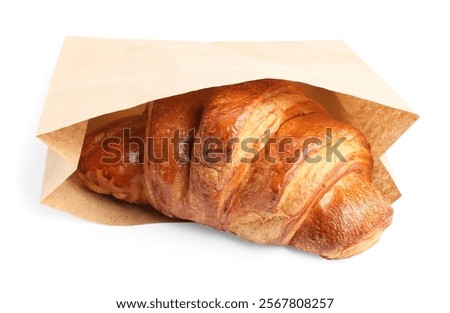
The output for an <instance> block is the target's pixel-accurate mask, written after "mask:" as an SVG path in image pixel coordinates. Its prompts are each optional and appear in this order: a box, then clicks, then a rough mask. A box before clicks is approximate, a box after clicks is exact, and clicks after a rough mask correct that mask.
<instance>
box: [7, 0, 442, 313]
mask: <svg viewBox="0 0 450 313" xmlns="http://www.w3.org/2000/svg"><path fill="white" fill-rule="evenodd" d="M9 3H10V4H6V1H2V2H1V4H0V33H1V37H0V38H1V41H0V47H1V49H0V65H1V67H0V79H1V81H0V83H1V84H0V86H1V87H0V88H1V89H0V108H1V109H0V110H1V124H0V125H1V126H0V127H1V140H2V143H1V147H2V150H1V154H0V158H1V160H0V165H1V176H0V184H1V191H2V192H1V197H2V198H1V202H0V203H1V204H0V206H1V210H0V215H1V216H0V234H1V236H0V288H1V290H0V311H2V312H35V311H42V312H116V311H120V310H118V309H115V300H149V299H153V298H155V297H158V298H160V299H169V298H179V299H185V300H189V299H197V298H202V299H210V298H214V297H218V298H220V299H222V300H227V299H231V300H240V299H242V300H248V301H250V302H256V303H258V299H259V298H261V297H273V298H277V297H295V298H297V297H333V298H335V301H334V304H333V308H332V309H331V310H325V311H330V312H380V311H381V312H382V311H389V312H407V311H410V310H414V309H417V310H416V311H419V310H420V311H427V312H449V310H450V309H449V305H450V304H449V302H448V299H447V298H448V296H449V289H450V287H449V278H450V277H449V268H448V264H447V262H448V261H447V260H448V259H446V256H448V253H447V249H448V248H449V244H448V240H449V234H448V224H449V218H450V214H449V211H450V206H449V202H448V193H449V192H450V191H449V187H450V184H449V182H448V178H449V177H450V176H449V175H450V170H449V169H450V167H449V157H450V155H449V152H450V151H449V141H448V140H449V139H448V136H447V133H448V130H447V129H446V127H448V126H447V125H448V121H449V117H448V116H447V115H446V113H447V112H448V107H449V105H450V103H449V96H448V95H449V94H448V89H449V73H450V66H449V65H450V64H449V56H450V49H449V37H450V36H449V29H450V23H449V16H448V12H449V10H448V9H447V8H446V7H445V6H444V3H445V1H441V2H437V1H426V2H413V1H404V2H401V1H397V2H394V1H374V2H373V3H372V4H371V5H367V4H365V3H364V2H363V1H351V2H350V1H276V2H275V1H273V2H270V3H269V2H266V1H226V2H225V1H224V2H218V1H179V2H173V1H164V3H162V1H161V2H152V1H121V2H119V1H80V0H78V1H73V2H66V1H54V2H51V1H28V2H25V1H10V2H9ZM66 35H78V36H97V37H112V38H130V39H133V38H139V39H182V40H206V41H217V40H304V39H342V40H345V41H346V42H347V43H348V45H349V46H350V47H351V48H352V49H353V50H354V51H355V52H356V53H357V54H358V55H359V56H360V57H361V58H362V59H363V60H364V61H365V62H366V63H367V64H368V65H369V66H370V67H372V68H373V69H374V70H375V71H376V72H377V73H378V74H379V75H380V77H381V78H382V79H384V80H385V81H386V82H387V83H388V84H389V85H390V86H391V87H392V88H393V89H394V90H395V91H396V92H397V93H398V94H399V95H400V96H401V97H402V98H403V99H404V100H405V101H406V102H407V103H408V104H409V105H410V106H411V107H412V108H413V109H414V110H415V111H416V112H417V113H419V114H420V116H421V119H420V120H419V121H418V122H417V123H416V124H415V125H414V126H413V127H412V128H411V129H410V130H409V131H408V132H407V133H406V134H405V135H404V136H403V137H402V138H401V139H400V140H399V141H398V142H397V143H396V144H395V145H394V147H392V149H391V150H390V151H389V153H388V155H389V157H390V160H391V165H392V167H393V169H394V175H395V179H396V182H397V184H398V186H399V187H400V189H401V191H402V193H403V197H402V198H401V199H400V200H398V201H397V202H396V203H395V204H394V209H395V217H394V221H393V224H392V225H391V227H390V228H389V229H387V231H386V232H385V234H384V235H383V236H382V238H381V241H380V242H379V243H378V244H377V245H376V246H375V247H373V248H372V249H370V250H369V251H367V252H365V253H363V254H361V255H359V256H356V257H353V258H351V259H348V260H342V261H326V260H323V259H321V258H319V257H316V256H312V255H309V254H306V253H302V252H298V251H295V250H293V249H288V248H284V247H266V246H258V245H254V244H251V243H248V242H244V241H242V240H239V239H237V238H235V237H233V236H231V235H228V234H224V233H220V232H217V231H214V230H211V229H208V228H206V227H202V226H199V225H194V224H188V223H185V224H171V225H168V224H165V225H147V226H139V227H122V228H121V227H107V226H101V225H96V224H93V223H90V222H86V221H84V220H81V219H78V218H76V217H73V216H69V215H66V214H64V213H61V212H59V211H57V210H54V209H51V208H48V207H45V206H42V205H40V204H39V203H38V202H39V193H40V184H41V181H42V174H43V165H44V159H45V154H46V147H45V146H44V144H42V143H41V142H39V141H38V140H37V139H36V138H35V137H34V132H35V130H36V128H37V123H38V119H39V115H40V111H41V109H42V105H43V103H44V100H45V96H46V92H47V88H48V86H49V83H50V79H51V74H52V71H53V69H54V66H55V63H56V60H57V56H58V53H59V49H60V47H61V44H62V42H63V39H64V36H66ZM123 311H127V310H123ZM131 311H132V310H131ZM248 311H258V310H257V309H252V310H248ZM294 311H295V310H294ZM316 311H317V310H316Z"/></svg>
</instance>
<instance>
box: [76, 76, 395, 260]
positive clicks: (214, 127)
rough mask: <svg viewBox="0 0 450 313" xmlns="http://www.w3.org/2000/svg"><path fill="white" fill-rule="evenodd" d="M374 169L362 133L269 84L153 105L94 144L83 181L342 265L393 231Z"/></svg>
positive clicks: (88, 141)
mask: <svg viewBox="0 0 450 313" xmlns="http://www.w3.org/2000/svg"><path fill="white" fill-rule="evenodd" d="M230 142H231V144H230ZM330 150H331V152H330ZM372 165H373V160H372V156H371V153H370V146H369V143H368V141H367V139H366V138H365V136H364V135H363V134H362V133H361V132H360V131H359V130H357V129H355V128H354V127H352V126H350V125H348V124H345V123H342V122H340V121H337V120H335V119H333V118H332V117H331V116H330V114H329V113H328V112H327V111H326V110H325V109H324V107H323V106H322V105H320V104H319V103H317V102H315V101H313V100H311V99H310V98H308V97H307V95H306V94H305V92H304V91H303V90H302V88H301V87H300V86H299V84H297V83H294V82H289V81H283V80H274V79H264V80H257V81H251V82H245V83H241V84H236V85H230V86H223V87H216V88H209V89H204V90H200V91H195V92H190V93H187V94H183V95H179V96H174V97H170V98H165V99H161V100H157V101H154V102H150V103H148V104H147V109H146V111H145V113H144V114H141V115H135V116H131V117H126V118H123V119H120V120H117V121H115V122H112V123H110V124H108V125H105V126H102V127H101V128H99V129H97V130H95V131H94V132H92V133H90V134H89V135H88V136H86V138H85V142H84V145H83V149H82V152H81V157H80V162H79V167H78V174H79V177H80V178H81V180H82V182H83V183H84V184H85V186H87V187H88V188H89V189H91V190H93V191H95V192H98V193H101V194H106V195H112V196H114V197H115V198H117V199H121V200H125V201H128V202H132V203H138V204H146V203H149V204H150V205H151V206H152V207H154V208H155V209H156V210H158V211H160V212H162V213H163V214H165V215H168V216H171V217H177V218H180V219H185V220H191V221H195V222H197V223H201V224H204V225H208V226H211V227H214V228H216V229H219V230H222V231H229V232H231V233H233V234H236V235H237V236H239V237H241V238H245V239H247V240H250V241H253V242H256V243H262V244H276V245H291V246H293V247H295V248H298V249H301V250H305V251H310V252H313V253H317V254H319V255H321V256H322V257H325V258H329V259H340V258H346V257H350V256H353V255H355V254H357V253H360V252H362V251H364V250H366V249H368V248H369V247H370V246H372V245H373V244H374V243H375V242H377V241H378V239H379V237H380V235H381V233H382V232H383V230H384V229H385V228H386V227H387V226H388V225H389V224H390V223H391V219H392V213H393V211H392V208H391V206H390V204H389V203H388V202H387V201H386V200H385V199H384V198H383V196H382V195H381V194H380V192H379V191H377V190H376V189H375V187H374V186H373V185H372V182H371V181H372V177H371V176H372Z"/></svg>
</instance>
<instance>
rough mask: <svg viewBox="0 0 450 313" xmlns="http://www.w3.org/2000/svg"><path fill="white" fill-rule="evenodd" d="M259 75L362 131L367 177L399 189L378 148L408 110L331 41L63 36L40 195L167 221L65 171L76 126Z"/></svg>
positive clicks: (387, 192)
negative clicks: (369, 164) (288, 85)
mask: <svg viewBox="0 0 450 313" xmlns="http://www.w3.org/2000/svg"><path fill="white" fill-rule="evenodd" d="M262 78H279V79H285V80H291V81H295V82H299V83H302V85H303V87H304V89H305V91H306V93H307V94H308V95H309V96H310V97H311V98H313V99H315V100H317V101H318V102H320V103H321V104H323V105H324V106H325V107H326V108H327V109H328V110H329V111H330V112H331V114H332V115H333V116H334V117H335V118H337V119H340V120H342V121H345V122H347V123H351V124H353V125H354V126H355V127H357V128H359V129H360V130H362V131H363V132H364V133H365V135H366V136H367V138H368V140H369V142H370V144H371V146H372V153H373V156H374V160H375V168H374V184H375V185H376V186H377V187H378V188H379V190H381V192H382V193H383V194H384V196H385V197H386V198H387V199H388V200H389V201H390V202H391V203H392V202H393V201H395V200H396V199H397V198H398V197H399V196H400V193H399V191H398V189H397V187H396V186H395V184H394V181H393V180H392V178H391V177H390V175H389V173H388V171H387V170H386V168H385V166H384V165H383V163H382V162H381V161H380V158H382V157H383V154H384V153H385V152H386V150H387V149H388V148H389V147H390V146H391V145H392V144H393V143H394V142H395V141H396V140H397V139H398V138H399V136H400V135H401V134H402V133H403V132H404V131H405V130H406V129H408V128H409V127H410V126H411V125H412V123H413V122H414V121H415V120H416V119H417V118H418V116H417V115H416V114H414V113H412V112H411V110H410V109H409V108H408V107H407V106H406V105H405V103H404V102H403V101H402V100H401V99H400V98H399V97H398V96H397V95H396V94H395V93H394V92H393V91H392V90H391V89H390V88H389V87H388V86H387V85H386V84H385V83H384V82H383V81H382V80H381V79H380V78H378V77H377V75H376V74H375V73H374V72H373V71H372V70H370V69H369V68H368V67H367V65H365V64H364V63H363V62H362V61H361V60H360V59H359V58H358V56H357V55H355V53H353V52H352V51H351V50H350V49H349V47H348V46H347V45H345V44H344V43H343V42H340V41H297V42H212V43H205V42H178V41H143V40H113V39H98V38H78V37H68V38H66V40H65V42H64V45H63V47H62V50H61V53H60V56H59V60H58V62H57V65H56V69H55V72H54V75H53V79H52V81H51V84H50V88H49V91H48V96H47V99H46V102H45V106H44V109H43V113H42V116H41V120H40V124H39V128H38V131H37V135H38V137H39V138H40V139H41V140H42V141H43V142H45V143H46V144H47V145H48V155H47V162H46V167H45V174H44V181H43V186H42V203H44V204H46V205H49V206H51V207H54V208H57V209H60V210H63V211H66V212H69V213H71V214H74V215H76V216H79V217H81V218H84V219H88V220H91V221H95V222H99V223H103V224H110V225H135V224H144V223H157V222H173V221H177V220H174V219H170V218H168V217H165V216H163V215H162V214H160V213H158V212H156V211H155V210H153V209H152V208H151V207H149V206H148V207H145V206H138V205H133V204H128V203H124V202H121V201H117V200H115V199H113V198H110V197H106V196H102V195H98V194H95V193H93V192H90V191H88V190H87V189H85V188H84V187H83V186H82V185H81V183H80V181H79V180H78V178H77V175H76V174H74V172H75V170H76V168H77V163H78V159H79V155H80V151H81V147H82V144H83V139H84V136H85V134H86V132H87V131H88V130H89V129H90V128H93V127H95V125H98V124H101V123H103V122H106V121H109V120H112V119H115V118H117V117H119V116H122V115H132V114H135V113H137V112H140V111H142V110H144V105H143V104H144V103H146V102H148V101H152V100H156V99H160V98H165V97H169V96H173V95H178V94H182V93H186V92H189V91H193V90H199V89H203V88H207V87H214V86H222V85H227V84H234V83H240V82H244V81H249V80H256V79H262Z"/></svg>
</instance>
